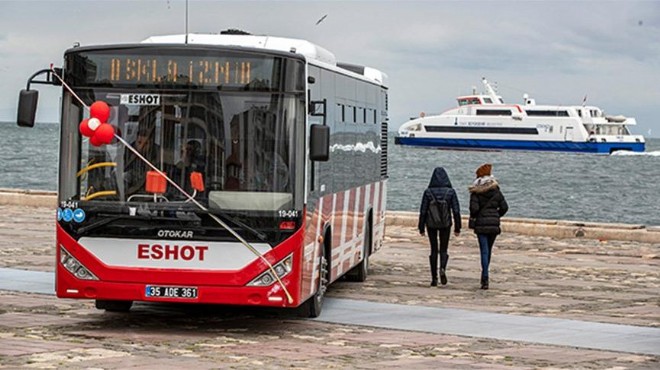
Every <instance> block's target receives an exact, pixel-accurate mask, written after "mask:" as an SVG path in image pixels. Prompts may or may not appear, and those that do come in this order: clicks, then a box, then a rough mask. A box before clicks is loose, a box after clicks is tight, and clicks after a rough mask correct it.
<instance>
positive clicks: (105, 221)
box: [78, 215, 152, 234]
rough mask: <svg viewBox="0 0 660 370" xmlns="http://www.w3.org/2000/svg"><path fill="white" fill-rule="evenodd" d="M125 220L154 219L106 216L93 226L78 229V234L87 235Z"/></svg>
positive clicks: (92, 224) (148, 218) (147, 218)
mask: <svg viewBox="0 0 660 370" xmlns="http://www.w3.org/2000/svg"><path fill="white" fill-rule="evenodd" d="M125 218H130V219H141V220H150V219H151V218H152V217H144V216H130V215H119V216H116V215H113V216H110V217H108V216H104V217H103V218H101V219H100V220H98V221H96V222H92V223H91V224H89V225H87V226H83V227H81V228H79V229H78V234H84V233H87V232H89V231H92V230H94V229H98V228H99V227H101V226H105V225H107V224H109V223H112V222H115V221H118V220H121V219H125Z"/></svg>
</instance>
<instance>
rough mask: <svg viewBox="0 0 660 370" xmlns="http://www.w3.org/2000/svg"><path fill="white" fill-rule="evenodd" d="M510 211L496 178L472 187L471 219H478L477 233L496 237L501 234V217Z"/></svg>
mask: <svg viewBox="0 0 660 370" xmlns="http://www.w3.org/2000/svg"><path fill="white" fill-rule="evenodd" d="M508 210H509V205H508V204H507V203H506V200H505V199H504V195H503V194H502V192H501V191H500V187H499V185H498V183H497V181H496V180H495V178H491V179H490V180H489V181H486V182H484V183H482V184H479V185H475V186H471V187H470V218H474V219H476V221H475V227H474V232H475V233H477V234H496V235H497V234H499V233H501V232H502V230H501V229H500V217H502V216H504V215H505V214H506V212H507V211H508Z"/></svg>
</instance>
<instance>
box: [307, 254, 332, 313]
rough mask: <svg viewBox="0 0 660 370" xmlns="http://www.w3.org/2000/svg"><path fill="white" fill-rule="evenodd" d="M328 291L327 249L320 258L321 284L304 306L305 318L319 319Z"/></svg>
mask: <svg viewBox="0 0 660 370" xmlns="http://www.w3.org/2000/svg"><path fill="white" fill-rule="evenodd" d="M327 289H328V260H327V259H326V258H325V248H323V249H322V250H321V256H319V284H318V287H317V290H316V293H315V294H314V295H313V296H311V297H310V298H309V299H308V300H307V302H305V303H304V304H303V306H302V312H301V314H302V315H303V316H305V317H319V315H320V314H321V310H322V309H323V299H324V298H325V291H326V290H327Z"/></svg>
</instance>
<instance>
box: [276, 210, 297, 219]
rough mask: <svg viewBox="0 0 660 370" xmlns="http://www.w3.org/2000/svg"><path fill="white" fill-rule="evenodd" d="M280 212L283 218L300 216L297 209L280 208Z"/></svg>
mask: <svg viewBox="0 0 660 370" xmlns="http://www.w3.org/2000/svg"><path fill="white" fill-rule="evenodd" d="M278 214H279V216H280V217H282V218H295V217H298V211H297V210H295V209H280V210H279V211H278Z"/></svg>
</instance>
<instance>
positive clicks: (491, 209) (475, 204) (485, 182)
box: [469, 163, 509, 289]
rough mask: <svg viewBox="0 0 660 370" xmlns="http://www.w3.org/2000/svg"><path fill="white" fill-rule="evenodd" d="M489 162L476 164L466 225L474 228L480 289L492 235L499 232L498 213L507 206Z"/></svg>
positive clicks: (484, 281)
mask: <svg viewBox="0 0 660 370" xmlns="http://www.w3.org/2000/svg"><path fill="white" fill-rule="evenodd" d="M492 168H493V166H492V165H491V164H490V163H485V164H483V165H481V166H479V168H477V179H476V180H474V182H473V183H472V186H470V187H469V190H470V223H469V225H470V228H471V229H474V232H475V233H476V234H477V239H478V240H479V250H480V252H481V289H488V267H489V265H490V257H491V255H492V253H493V244H495V238H497V236H498V235H499V234H500V233H501V231H502V230H501V229H500V217H502V216H504V215H505V214H506V212H507V211H508V210H509V206H508V204H506V200H505V199H504V195H503V194H502V192H501V191H500V186H499V184H498V183H497V179H495V177H494V176H492V175H491V170H492Z"/></svg>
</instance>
